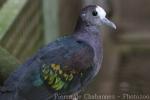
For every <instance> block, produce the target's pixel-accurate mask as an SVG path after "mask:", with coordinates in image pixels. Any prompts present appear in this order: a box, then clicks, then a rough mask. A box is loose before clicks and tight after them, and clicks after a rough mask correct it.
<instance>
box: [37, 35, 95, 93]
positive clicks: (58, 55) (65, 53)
mask: <svg viewBox="0 0 150 100" xmlns="http://www.w3.org/2000/svg"><path fill="white" fill-rule="evenodd" d="M56 44H57V45H56V46H54V47H53V48H52V45H50V47H46V48H44V49H43V50H41V51H40V52H42V53H39V54H41V55H39V56H40V57H39V59H40V61H41V62H42V63H43V64H42V66H41V76H42V79H43V80H44V83H45V84H47V85H48V86H49V87H50V88H51V89H53V90H54V91H66V90H69V89H73V88H72V87H76V89H77V88H81V87H80V86H81V84H82V83H81V81H83V79H84V78H85V76H84V75H85V74H86V75H87V72H88V71H89V70H90V68H91V67H93V66H94V63H93V57H94V52H93V49H92V48H91V47H90V46H89V45H88V44H86V43H85V42H82V41H79V40H75V39H72V38H69V39H63V40H60V41H58V42H56ZM76 84H77V85H76ZM78 85H80V86H78Z"/></svg>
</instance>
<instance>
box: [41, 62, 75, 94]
mask: <svg viewBox="0 0 150 100" xmlns="http://www.w3.org/2000/svg"><path fill="white" fill-rule="evenodd" d="M75 74H76V73H74V72H69V73H67V72H64V71H63V70H62V69H61V66H60V65H59V64H51V65H46V64H44V65H43V66H42V70H41V77H42V79H43V80H44V82H46V84H48V86H49V87H50V88H52V89H54V90H56V91H59V90H61V89H65V88H67V86H68V84H69V83H70V82H71V81H72V80H73V78H74V76H75Z"/></svg>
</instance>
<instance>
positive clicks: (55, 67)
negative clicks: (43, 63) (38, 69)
mask: <svg viewBox="0 0 150 100" xmlns="http://www.w3.org/2000/svg"><path fill="white" fill-rule="evenodd" d="M51 67H52V69H53V70H55V71H58V70H60V65H59V64H51Z"/></svg>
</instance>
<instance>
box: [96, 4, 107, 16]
mask: <svg viewBox="0 0 150 100" xmlns="http://www.w3.org/2000/svg"><path fill="white" fill-rule="evenodd" d="M96 11H97V13H98V15H99V17H100V18H101V19H103V18H105V17H106V11H105V10H104V9H103V8H102V7H100V6H97V7H96Z"/></svg>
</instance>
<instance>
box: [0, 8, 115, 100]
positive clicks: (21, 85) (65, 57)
mask: <svg viewBox="0 0 150 100" xmlns="http://www.w3.org/2000/svg"><path fill="white" fill-rule="evenodd" d="M102 25H107V26H110V27H112V28H114V29H116V25H115V24H114V23H113V22H111V21H110V20H108V18H106V11H105V10H104V9H103V8H102V7H100V6H99V5H88V6H86V7H84V8H82V9H81V12H80V15H79V17H78V20H77V23H76V27H75V28H74V31H73V32H72V34H70V35H67V36H65V37H60V38H58V39H57V40H55V41H54V42H51V43H49V44H47V45H46V46H44V47H43V48H41V49H39V50H38V51H37V52H36V53H35V54H34V55H33V56H32V57H31V58H29V59H28V60H27V61H25V63H23V64H22V65H20V66H19V68H18V69H16V70H15V71H14V72H12V73H11V74H10V76H9V77H8V79H7V80H6V81H5V82H4V85H3V87H1V88H0V100H34V99H35V100H63V99H60V98H58V96H59V95H72V94H74V93H79V92H80V91H82V90H83V89H84V88H86V87H87V86H88V85H89V83H91V81H92V80H93V79H94V77H95V76H96V75H97V74H98V72H99V70H100V68H101V64H102V59H103V40H102V32H101V26H102Z"/></svg>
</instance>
